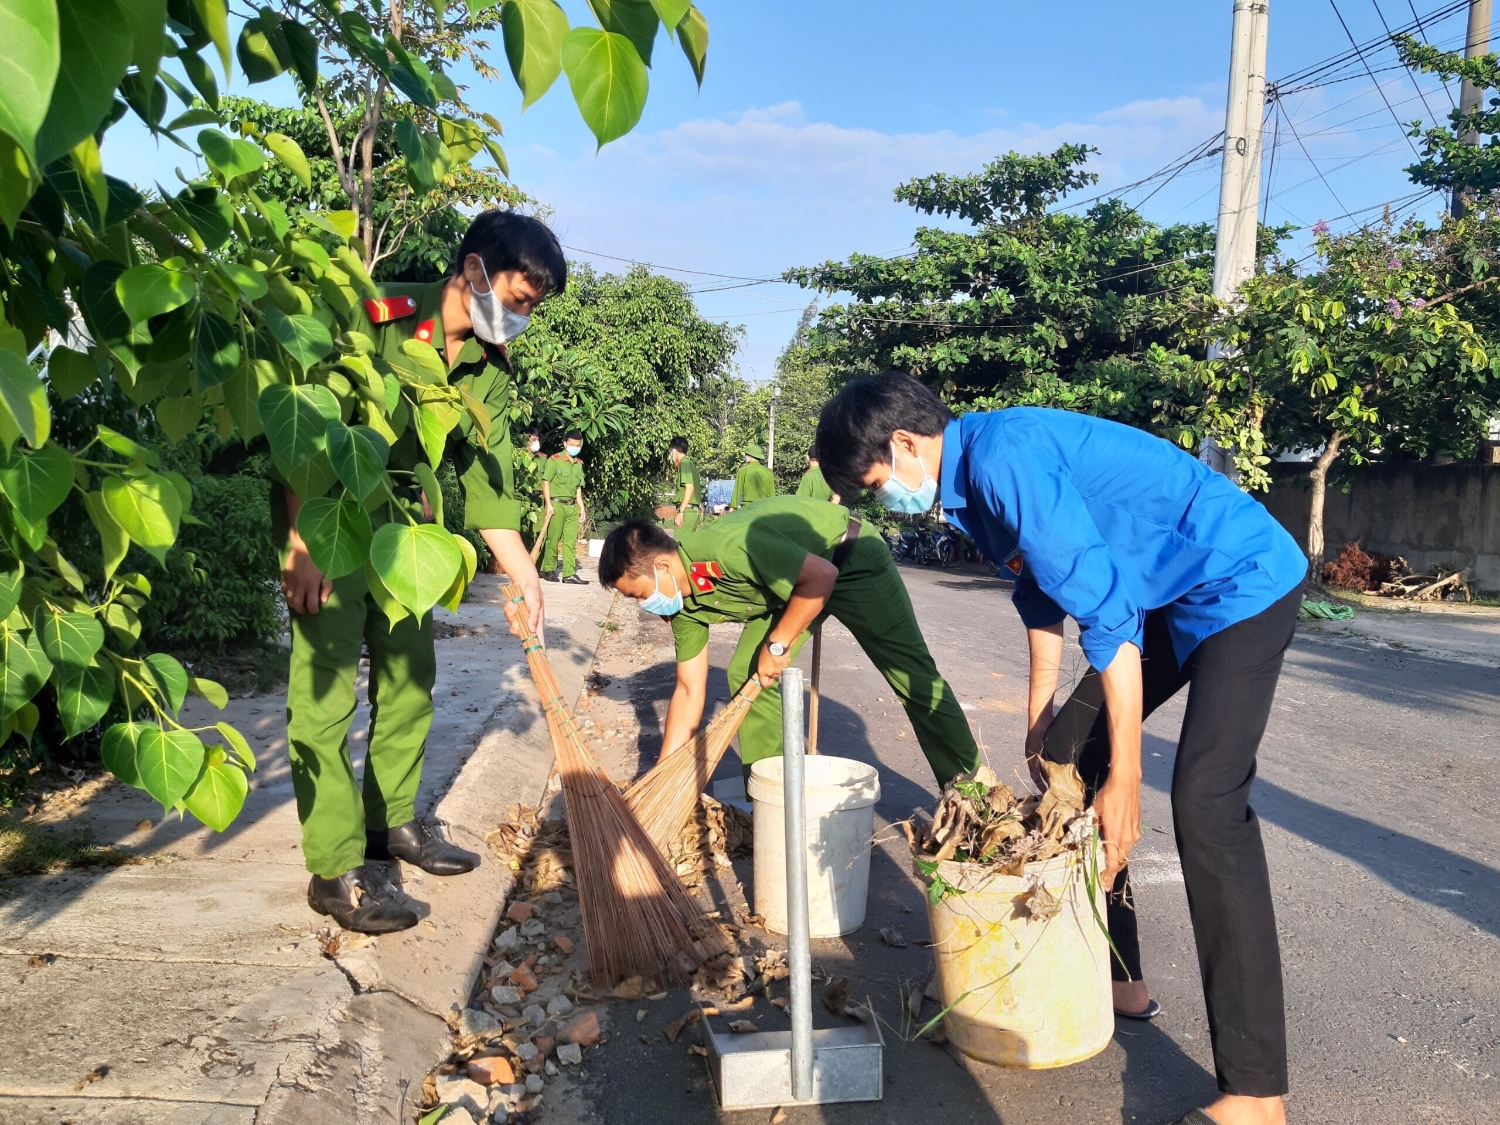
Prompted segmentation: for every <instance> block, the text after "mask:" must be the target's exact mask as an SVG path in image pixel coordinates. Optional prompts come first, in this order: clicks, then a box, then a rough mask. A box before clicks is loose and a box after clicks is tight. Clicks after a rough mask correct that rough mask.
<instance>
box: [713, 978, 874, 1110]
mask: <svg viewBox="0 0 1500 1125" xmlns="http://www.w3.org/2000/svg"><path fill="white" fill-rule="evenodd" d="M699 1026H701V1027H702V1028H703V1038H704V1040H705V1041H706V1043H707V1046H708V1071H709V1075H710V1076H711V1077H712V1078H713V1083H714V1089H715V1090H716V1091H717V1092H718V1095H719V1105H720V1107H721V1108H723V1109H770V1108H772V1107H774V1106H782V1105H828V1104H830V1103H833V1102H878V1101H880V1099H881V1098H882V1097H883V1096H884V1095H885V1062H884V1055H883V1051H884V1050H885V1040H884V1038H883V1037H882V1036H881V1034H880V1026H879V1024H877V1023H876V1022H875V1016H874V1008H873V1007H872V1006H871V1005H870V1002H869V1000H868V999H867V1000H866V1001H865V1015H864V1017H863V1019H862V1021H861V1022H860V1024H859V1026H857V1027H855V1026H849V1027H834V1028H827V1029H824V1030H819V1031H814V1032H813V1033H812V1051H813V1093H812V1097H810V1098H806V1099H804V1100H802V1101H798V1100H797V1099H796V1098H794V1097H793V1096H792V1033H791V1032H790V1031H759V1032H753V1033H751V1034H747V1035H736V1034H729V1035H719V1034H716V1033H715V1032H714V1029H713V1025H712V1024H711V1023H710V1021H709V1018H708V1017H707V1016H704V1017H703V1019H702V1021H701V1022H700V1024H699Z"/></svg>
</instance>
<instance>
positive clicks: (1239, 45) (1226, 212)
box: [1199, 0, 1270, 474]
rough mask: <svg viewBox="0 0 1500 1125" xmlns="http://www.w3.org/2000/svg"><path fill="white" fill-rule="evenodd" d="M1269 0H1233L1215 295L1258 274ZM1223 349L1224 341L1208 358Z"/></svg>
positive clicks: (1223, 462)
mask: <svg viewBox="0 0 1500 1125" xmlns="http://www.w3.org/2000/svg"><path fill="white" fill-rule="evenodd" d="M1269 23H1270V17H1269V0H1234V24H1233V28H1232V30H1231V32H1230V41H1229V95H1228V97H1227V99H1226V100H1225V106H1224V162H1223V164H1222V165H1221V168H1220V172H1219V225H1218V231H1217V234H1216V236H1215V239H1214V278H1213V295H1214V296H1215V297H1216V298H1218V299H1219V300H1221V301H1226V302H1233V301H1234V300H1235V294H1236V292H1237V291H1238V290H1239V287H1240V285H1241V284H1242V283H1244V282H1245V281H1246V280H1248V279H1249V278H1251V277H1253V276H1254V275H1255V266H1256V261H1257V249H1258V247H1257V240H1258V238H1259V234H1260V161H1261V122H1262V119H1263V118H1264V117H1265V113H1266V41H1267V37H1268V31H1269ZM1223 354H1224V351H1223V348H1222V347H1221V346H1220V345H1219V344H1214V345H1212V346H1211V347H1210V348H1209V358H1210V359H1214V358H1217V357H1219V356H1221V355H1223ZM1199 456H1200V457H1201V458H1202V460H1203V461H1204V462H1206V463H1207V464H1208V465H1209V466H1211V467H1212V468H1214V469H1216V470H1218V471H1219V472H1221V473H1226V474H1229V473H1232V470H1233V460H1232V458H1231V457H1230V452H1229V450H1227V449H1224V448H1223V447H1221V446H1220V445H1218V444H1217V443H1216V442H1214V441H1212V440H1209V441H1205V442H1204V443H1203V446H1202V449H1201V451H1200V453H1199Z"/></svg>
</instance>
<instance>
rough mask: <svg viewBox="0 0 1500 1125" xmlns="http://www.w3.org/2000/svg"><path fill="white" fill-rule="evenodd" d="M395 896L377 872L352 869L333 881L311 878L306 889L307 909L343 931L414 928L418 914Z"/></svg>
mask: <svg viewBox="0 0 1500 1125" xmlns="http://www.w3.org/2000/svg"><path fill="white" fill-rule="evenodd" d="M395 892H396V888H395V887H393V886H391V884H390V881H389V880H387V879H385V878H384V877H383V876H382V875H381V874H380V873H379V872H376V871H371V870H370V869H369V868H367V867H355V868H353V869H351V870H349V871H345V872H344V873H343V874H342V875H340V876H338V877H337V878H335V879H325V878H323V877H322V876H321V875H314V876H313V877H312V882H311V883H309V884H308V885H307V905H308V906H310V907H312V908H313V909H314V910H316V911H317V912H318V913H319V914H326V915H328V917H330V918H332V919H333V920H334V921H335V922H337V923H338V924H339V925H340V926H342V927H344V929H346V930H354V931H356V932H357V933H361V934H393V933H395V932H396V931H397V930H409V929H411V928H412V927H413V926H415V925H416V924H417V912H416V911H415V910H413V909H412V908H411V907H410V906H408V905H407V904H406V903H404V902H401V901H400V900H399V899H397V897H396V893H395Z"/></svg>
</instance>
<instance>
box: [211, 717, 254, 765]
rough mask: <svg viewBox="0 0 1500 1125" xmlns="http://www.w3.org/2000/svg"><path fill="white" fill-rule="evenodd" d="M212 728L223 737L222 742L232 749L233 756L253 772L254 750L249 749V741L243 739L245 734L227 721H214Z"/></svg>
mask: <svg viewBox="0 0 1500 1125" xmlns="http://www.w3.org/2000/svg"><path fill="white" fill-rule="evenodd" d="M214 729H215V730H217V731H218V732H219V734H221V735H222V736H223V737H224V742H225V743H226V744H227V745H228V747H229V748H230V749H231V750H233V751H234V756H235V757H236V758H238V759H239V760H240V762H241V763H242V764H243V765H244V767H245V768H246V769H247V770H249V771H250V772H251V773H254V772H255V751H253V750H251V749H250V743H248V742H246V741H245V736H244V735H243V734H241V733H240V732H239V731H237V730H236V729H235V728H234V727H232V726H230V725H229V724H228V723H215V724H214Z"/></svg>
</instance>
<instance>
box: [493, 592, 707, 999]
mask: <svg viewBox="0 0 1500 1125" xmlns="http://www.w3.org/2000/svg"><path fill="white" fill-rule="evenodd" d="M504 592H505V596H506V597H507V598H508V599H509V600H511V601H512V602H515V603H516V604H517V606H518V608H520V609H521V610H522V611H523V613H524V608H525V603H524V600H523V599H522V597H521V594H520V592H519V591H518V590H517V589H516V588H515V586H514V585H512V584H510V583H506V585H505V587H504ZM523 620H524V618H523ZM521 644H522V647H523V648H524V650H525V652H526V661H527V664H528V665H529V666H530V668H531V676H532V679H533V681H534V682H535V683H536V688H537V694H538V696H540V698H541V702H542V709H543V711H544V712H545V713H546V716H547V728H548V730H549V731H550V732H551V734H552V744H553V747H554V748H555V749H556V751H557V768H558V773H559V774H560V775H561V777H562V787H563V801H564V804H565V805H566V807H567V818H568V834H569V837H570V839H571V841H572V847H573V869H574V875H575V877H576V878H577V881H578V898H579V903H580V906H581V908H582V914H583V933H584V939H585V941H586V943H587V945H588V955H589V979H590V980H592V981H593V982H594V983H595V984H598V985H602V986H604V987H613V986H614V985H616V984H618V983H619V982H620V981H622V980H625V979H626V978H627V977H632V976H639V977H642V978H644V979H646V980H650V981H656V982H660V983H668V982H671V983H675V984H686V983H687V982H688V980H689V979H690V978H691V976H692V974H693V972H694V971H695V970H696V969H697V968H698V967H699V966H700V965H702V964H703V963H704V962H706V961H710V960H712V959H713V958H715V957H717V956H719V955H720V954H723V953H727V952H728V951H729V942H728V939H727V938H726V937H725V936H724V932H723V930H721V929H720V928H719V927H718V926H717V925H714V924H713V923H711V922H710V921H709V920H708V919H706V918H704V917H703V915H702V912H701V911H700V910H699V908H698V906H697V904H696V903H694V902H693V900H692V897H691V896H690V895H689V894H688V892H687V889H686V888H685V887H684V886H683V885H682V881H681V880H680V879H678V877H677V874H676V872H674V871H673V870H672V869H671V868H670V867H668V866H667V863H666V861H665V860H664V859H663V858H662V855H661V853H660V852H659V851H658V850H657V849H656V846H655V845H654V844H653V843H652V841H651V838H650V837H649V836H647V835H646V833H645V831H644V830H643V829H642V828H641V826H640V824H639V823H638V822H637V821H636V819H635V816H634V814H633V813H632V812H631V810H630V807H629V806H628V805H627V804H626V803H625V798H624V796H623V795H622V794H621V793H620V790H619V789H618V788H617V787H616V786H615V784H614V782H612V781H611V780H610V779H609V777H608V776H607V775H606V774H605V773H604V771H603V770H602V769H600V768H599V765H598V763H597V762H595V761H594V758H593V755H591V754H590V753H589V751H588V747H587V745H586V744H585V743H584V741H583V736H582V734H581V732H580V731H579V729H578V722H577V719H576V718H575V717H574V715H573V711H572V709H571V708H570V707H569V706H568V705H567V703H566V701H565V700H564V699H563V695H562V689H561V687H560V686H559V685H558V683H557V677H556V676H555V675H554V673H553V671H552V666H551V664H549V663H548V661H547V656H546V653H545V652H543V651H542V647H541V644H540V642H539V641H538V640H537V639H536V636H535V634H533V633H531V632H530V631H529V630H526V632H525V635H524V636H522V638H521Z"/></svg>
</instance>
